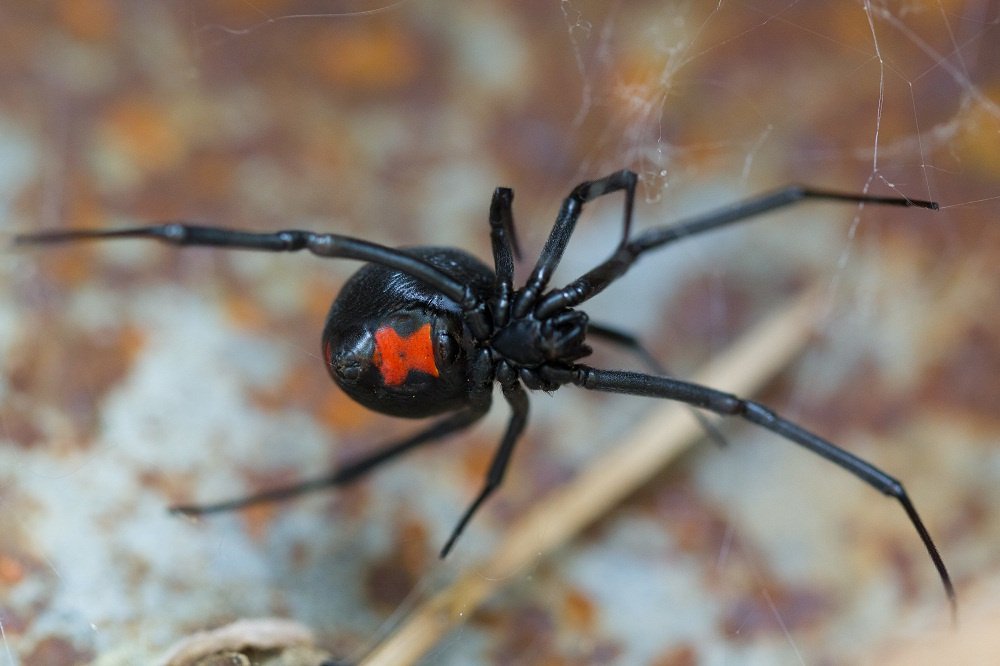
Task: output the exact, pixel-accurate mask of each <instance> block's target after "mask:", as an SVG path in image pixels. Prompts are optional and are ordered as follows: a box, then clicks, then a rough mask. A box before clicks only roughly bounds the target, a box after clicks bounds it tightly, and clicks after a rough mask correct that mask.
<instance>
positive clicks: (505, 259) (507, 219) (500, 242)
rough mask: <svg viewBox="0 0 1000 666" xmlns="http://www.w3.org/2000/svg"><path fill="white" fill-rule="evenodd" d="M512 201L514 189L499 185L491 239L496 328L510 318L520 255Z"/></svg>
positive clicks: (491, 304) (492, 309)
mask: <svg viewBox="0 0 1000 666" xmlns="http://www.w3.org/2000/svg"><path fill="white" fill-rule="evenodd" d="M513 201H514V191H513V190H511V189H510V188H509V187H498V188H497V189H496V190H494V192H493V200H492V201H491V202H490V241H491V242H492V245H493V265H494V267H495V272H496V280H495V282H494V287H493V296H492V298H491V300H490V307H491V311H492V315H493V322H494V325H495V326H497V327H499V326H504V325H505V324H506V323H507V320H508V318H509V314H510V304H511V299H512V298H513V296H514V257H515V256H516V257H518V258H520V255H521V251H520V249H519V248H518V246H517V237H516V236H515V235H514V214H513V211H512V210H511V204H512V202H513Z"/></svg>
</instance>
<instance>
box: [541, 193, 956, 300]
mask: <svg viewBox="0 0 1000 666" xmlns="http://www.w3.org/2000/svg"><path fill="white" fill-rule="evenodd" d="M804 201H835V202H842V203H854V204H859V205H862V204H874V205H879V206H903V207H913V208H926V209H929V210H937V209H938V204H937V203H936V202H934V201H923V200H920V199H908V198H905V197H882V196H872V195H868V194H851V193H845V192H832V191H829V190H819V189H814V188H811V187H803V186H801V185H790V186H788V187H785V188H782V189H780V190H777V191H774V192H770V193H767V194H763V195H761V196H758V197H754V198H751V199H746V200H744V201H739V202H737V203H734V204H732V205H729V206H726V207H724V208H720V209H717V210H713V211H709V212H708V213H705V214H703V215H698V216H695V217H692V218H689V219H687V220H682V221H681V222H679V223H677V224H675V225H670V226H664V227H654V228H652V229H649V230H647V231H645V232H643V233H641V234H639V235H638V236H636V237H635V238H633V239H631V240H629V239H628V238H625V239H624V240H623V241H622V242H621V243H619V245H618V248H617V249H616V250H615V252H614V253H613V254H612V255H611V257H609V258H608V259H607V260H605V261H604V262H602V263H601V264H599V265H598V266H597V267H595V268H593V269H591V270H590V271H588V272H587V273H585V274H584V275H582V276H580V277H579V278H577V279H576V280H574V281H573V282H571V283H569V284H568V285H566V286H565V287H563V288H562V289H557V290H555V291H553V292H552V293H550V294H548V295H546V296H545V298H543V299H542V301H541V302H540V303H539V304H538V306H537V307H536V308H535V315H536V316H538V317H547V316H549V315H551V314H552V313H554V312H558V311H559V310H561V309H563V308H572V307H576V306H577V305H580V304H581V303H583V302H584V301H587V300H589V299H590V298H592V297H594V296H596V295H597V294H599V293H600V292H602V291H604V289H606V288H607V286H608V285H610V284H611V283H612V282H614V281H615V280H617V279H618V278H620V277H621V276H622V275H624V274H625V273H626V271H628V270H629V269H630V268H631V267H632V266H633V265H635V262H636V261H638V260H639V258H640V257H641V256H642V255H644V254H645V253H646V252H649V251H650V250H655V249H657V248H660V247H663V246H665V245H668V244H670V243H673V242H674V241H678V240H681V239H682V238H690V237H691V236H696V235H698V234H702V233H705V232H706V231H712V230H714V229H719V228H721V227H725V226H728V225H730V224H736V223H738V222H744V221H747V220H750V219H752V218H756V217H757V216H759V215H762V214H764V213H768V212H771V211H774V210H779V209H781V208H786V207H788V206H791V205H794V204H797V203H800V202H804Z"/></svg>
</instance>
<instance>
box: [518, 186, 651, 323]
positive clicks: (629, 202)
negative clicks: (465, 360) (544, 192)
mask: <svg viewBox="0 0 1000 666" xmlns="http://www.w3.org/2000/svg"><path fill="white" fill-rule="evenodd" d="M637 180H638V177H637V176H636V175H635V173H633V172H631V171H628V170H625V169H623V170H621V171H616V172H615V173H613V174H610V175H608V176H605V177H604V178H598V179H597V180H587V181H584V182H582V183H580V184H579V185H577V186H576V187H574V188H573V191H572V192H570V194H569V196H568V197H566V198H565V199H564V200H563V204H562V207H561V208H560V209H559V214H558V215H557V216H556V221H555V224H554V225H553V226H552V231H551V232H549V238H548V240H546V241H545V246H544V247H543V248H542V253H541V255H540V256H539V257H538V262H537V263H536V264H535V268H534V270H533V271H532V272H531V276H530V277H529V278H528V281H527V282H526V283H525V285H524V289H523V290H522V291H521V294H520V295H519V296H518V297H517V299H516V300H515V302H514V316H515V317H523V316H525V315H526V314H527V313H528V310H529V309H530V308H531V307H532V306H533V305H534V303H535V299H536V298H537V297H538V295H539V294H540V293H542V291H544V290H545V287H546V286H547V285H548V283H549V280H550V279H551V278H552V273H553V272H555V270H556V267H557V266H558V265H559V261H560V260H561V259H562V255H563V252H564V251H565V250H566V245H567V244H568V243H569V238H570V236H571V235H572V234H573V229H574V228H575V227H576V221H577V220H578V219H580V213H581V212H582V211H583V205H584V204H586V203H588V202H590V201H593V200H594V199H596V198H597V197H600V196H603V195H605V194H611V193H612V192H617V191H619V190H624V191H625V211H624V214H623V216H622V227H623V233H622V243H625V241H626V240H627V239H628V236H629V233H630V232H631V229H632V208H633V204H634V202H635V185H636V182H637Z"/></svg>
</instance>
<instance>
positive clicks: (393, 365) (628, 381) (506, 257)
mask: <svg viewBox="0 0 1000 666" xmlns="http://www.w3.org/2000/svg"><path fill="white" fill-rule="evenodd" d="M636 182H637V176H636V174H635V173H633V172H631V171H627V170H622V171H618V172H616V173H613V174H611V175H608V176H606V177H604V178H599V179H597V180H592V181H585V182H583V183H580V184H579V185H577V186H576V187H575V188H574V189H573V191H572V192H571V193H570V195H569V196H568V197H566V199H565V200H564V201H563V204H562V208H561V209H560V211H559V215H558V216H557V218H556V221H555V225H554V226H553V228H552V231H551V233H550V234H549V238H548V240H547V241H546V243H545V247H544V248H543V249H542V253H541V256H540V257H539V259H538V262H537V263H536V264H535V267H534V270H533V271H532V272H531V276H530V277H529V278H528V280H527V282H526V283H525V285H524V286H523V287H522V288H520V289H515V288H514V286H513V275H514V256H515V255H516V254H518V250H517V241H516V237H515V233H514V221H513V214H512V211H511V203H512V201H513V199H514V193H513V191H512V190H510V189H509V188H505V187H498V188H497V189H496V191H495V192H494V193H493V200H492V203H491V204H490V213H489V222H490V237H491V240H492V246H493V263H494V268H493V269H492V270H491V269H490V268H489V267H487V266H486V265H485V264H483V263H482V262H480V261H479V260H478V259H476V258H474V257H472V256H471V255H469V254H467V253H465V252H464V251H462V250H459V249H456V248H451V247H413V248H403V249H392V248H388V247H384V246H382V245H377V244H375V243H371V242H368V241H365V240H361V239H358V238H352V237H348V236H341V235H337V234H320V233H315V232H311V231H297V230H291V231H279V232H275V233H252V232H245V231H235V230H229V229H222V228H218V227H205V226H196V225H191V224H187V223H185V222H168V223H164V224H158V225H154V226H146V227H133V228H126V229H117V230H97V231H93V230H69V231H50V232H41V233H35V234H24V235H19V236H16V237H15V241H14V242H15V243H16V244H17V245H42V244H56V243H65V242H72V241H82V240H102V239H113V238H151V239H157V240H161V241H164V242H167V243H170V244H173V245H201V246H216V247H224V248H232V249H245V250H261V251H271V252H294V251H297V250H303V249H305V250H308V251H309V252H311V253H313V254H316V255H319V256H321V257H333V258H343V259H356V260H360V261H364V262H367V263H366V264H365V265H364V266H362V267H361V268H360V269H359V270H358V271H357V272H356V273H355V274H354V275H353V276H352V277H351V278H350V279H349V280H348V281H347V283H346V284H344V286H343V288H342V290H341V292H340V294H339V295H338V296H337V298H336V300H334V302H333V305H332V307H331V308H330V312H329V314H328V315H327V318H326V323H325V326H324V328H323V357H324V359H325V361H326V366H327V370H328V371H329V373H330V375H331V376H332V377H333V380H334V381H335V382H336V383H337V385H338V386H340V388H341V389H343V390H344V392H345V393H347V394H348V395H349V396H350V397H351V398H353V399H354V400H356V401H357V402H359V403H361V404H362V405H364V406H366V407H368V408H370V409H373V410H375V411H378V412H381V413H383V414H389V415H392V416H402V417H409V418H420V417H427V416H434V415H438V414H443V413H449V415H448V416H445V417H444V418H443V419H441V420H439V421H437V422H436V423H434V424H433V425H431V426H430V427H429V428H427V429H426V430H423V431H421V432H418V433H416V434H415V435H412V436H410V437H408V438H406V439H403V440H401V441H397V442H392V443H390V444H388V445H385V446H383V447H382V448H379V449H377V450H376V451H375V452H374V453H373V454H370V455H368V456H366V457H363V458H361V459H359V460H357V461H356V462H354V463H353V464H349V465H347V466H346V467H344V468H341V469H339V470H337V471H334V472H332V473H330V474H328V475H325V476H323V477H320V478H316V479H311V480H308V481H305V482H302V483H298V484H296V485H293V486H288V487H283V488H277V489H274V490H270V491H267V492H264V493H261V494H259V495H254V496H252V497H247V498H242V499H236V500H232V501H227V502H220V503H217V504H210V505H203V506H178V507H174V508H173V509H172V511H175V512H177V513H182V514H186V515H195V514H205V513H209V512H214V511H223V510H230V509H236V508H239V507H244V506H247V505H249V504H253V503H257V502H265V501H273V500H278V499H284V498H288V497H292V496H295V495H299V494H302V493H305V492H309V491H312V490H317V489H320V488H325V487H331V486H338V485H342V484H346V483H348V482H350V481H353V480H355V479H357V478H358V477H360V476H362V475H364V474H366V473H368V472H369V471H371V470H372V469H373V468H375V467H377V466H379V465H381V464H382V463H384V462H387V461H388V460H390V459H392V458H395V457H396V456H398V455H400V454H402V453H405V452H406V451H409V450H410V449H413V448H415V447H417V446H420V445H421V444H426V443H428V442H433V441H436V440H439V439H441V438H442V437H444V436H445V435H449V434H451V433H454V432H456V431H459V430H462V429H464V428H466V427H468V426H469V425H471V424H472V423H474V422H475V421H478V420H479V419H480V418H482V417H483V415H485V414H486V412H487V411H488V410H489V408H490V403H491V400H492V386H493V382H494V381H496V382H498V383H499V384H500V388H501V391H502V392H503V396H504V398H505V399H506V400H507V402H508V404H509V405H510V407H511V411H512V412H513V413H512V416H511V418H510V422H509V423H508V425H507V430H506V432H505V433H504V435H503V439H502V440H501V441H500V446H499V447H498V449H497V451H496V453H495V455H494V457H493V461H492V463H491V465H490V468H489V471H488V473H487V476H486V482H485V484H484V486H483V488H482V490H481V491H480V492H479V494H478V495H477V496H476V498H475V499H474V500H473V501H472V503H471V504H470V505H469V507H468V509H466V511H465V513H464V514H463V515H462V517H461V519H460V520H459V521H458V524H457V525H456V526H455V528H454V530H452V533H451V536H450V537H449V538H448V540H447V542H446V543H445V545H444V548H443V549H442V550H441V557H444V556H446V555H447V554H448V552H449V551H450V550H451V548H452V546H453V545H454V543H455V540H456V539H457V538H458V536H459V535H460V534H461V533H462V531H463V530H464V529H465V526H466V525H467V524H468V522H469V520H470V519H471V518H472V516H473V514H475V512H476V510H477V509H478V508H479V506H480V505H481V504H482V503H483V502H484V501H485V500H486V499H487V498H488V497H489V496H490V495H491V494H492V493H493V492H494V491H495V490H496V489H497V487H498V486H499V485H500V483H501V481H502V480H503V476H504V472H505V471H506V469H507V465H508V463H509V462H510V458H511V454H512V453H513V452H514V446H515V445H516V443H517V440H518V437H519V436H520V434H521V432H522V430H523V429H524V426H525V424H526V422H527V418H528V396H527V392H526V391H525V389H526V388H527V389H532V390H535V389H541V390H543V391H554V390H556V389H558V388H559V387H561V386H564V385H566V384H573V385H576V386H580V387H582V388H585V389H590V390H596V391H610V392H614V393H626V394H629V395H639V396H647V397H654V398H666V399H668V400H676V401H679V402H682V403H686V404H688V405H692V406H693V407H697V408H700V409H704V410H707V411H710V412H715V413H717V414H721V415H726V416H739V417H740V418H743V419H745V420H747V421H749V422H751V423H754V424H756V425H758V426H760V427H762V428H766V429H767V430H770V431H771V432H774V433H776V434H778V435H779V436H781V437H783V438H785V439H787V440H789V441H791V442H793V443H795V444H798V445H799V446H802V447H804V448H806V449H809V450H810V451H812V452H814V453H816V454H818V455H820V456H822V457H824V458H826V459H827V460H829V461H830V462H832V463H834V464H835V465H838V466H839V467H841V468H843V469H845V470H847V471H848V472H850V473H851V474H854V475H855V476H856V477H858V478H859V479H861V480H862V481H864V482H865V483H867V484H868V485H870V486H871V487H873V488H875V489H876V490H878V491H880V492H882V493H883V494H885V495H888V496H890V497H893V498H895V499H896V500H897V501H898V502H899V503H900V504H901V505H902V507H903V510H904V511H905V512H906V515H907V516H908V517H909V519H910V522H911V523H912V524H913V527H914V528H915V529H916V531H917V534H918V535H919V536H920V540H921V541H922V542H923V544H924V547H925V548H926V549H927V552H928V554H929V555H930V558H931V560H932V561H933V563H934V566H935V567H936V569H937V572H938V575H939V576H940V578H941V582H942V584H943V585H944V589H945V592H946V593H947V595H948V599H949V602H950V604H951V607H952V611H953V612H954V609H955V590H954V586H953V585H952V582H951V578H950V576H949V575H948V570H947V569H946V567H945V565H944V561H943V560H942V559H941V556H940V554H939V553H938V550H937V547H936V546H935V545H934V541H933V540H932V539H931V536H930V534H929V533H928V531H927V528H926V527H924V524H923V521H922V520H921V519H920V516H919V515H918V514H917V510H916V509H915V508H914V506H913V503H912V502H911V501H910V498H909V496H908V495H907V493H906V490H905V489H904V488H903V484H902V483H900V482H899V481H897V480H896V479H895V478H893V477H892V476H890V475H888V474H886V473H885V472H883V471H882V470H880V469H878V468H877V467H875V466H874V465H872V464H871V463H869V462H866V461H864V460H862V459H861V458H858V457H857V456H855V455H853V454H851V453H848V452H847V451H845V450H844V449H842V448H840V447H839V446H837V445H835V444H833V443H832V442H829V441H827V440H825V439H823V438H822V437H820V436H818V435H815V434H813V433H811V432H809V431H808V430H806V429H804V428H802V427H801V426H798V425H796V424H795V423H792V422H791V421H789V420H787V419H785V418H782V417H781V416H779V415H777V414H775V413H774V412H773V411H771V410H770V409H768V408H767V407H765V406H764V405H761V404H760V403H757V402H754V401H752V400H746V399H743V398H740V397H737V396H735V395H731V394H729V393H723V392H721V391H717V390H715V389H712V388H709V387H706V386H700V385H697V384H692V383H689V382H684V381H680V380H677V379H672V378H670V377H666V376H657V375H650V374H643V373H639V372H630V371H625V370H600V369H597V368H592V367H590V366H587V365H584V364H581V363H577V361H578V360H579V359H581V358H583V357H585V356H587V355H588V354H590V352H591V349H590V347H589V346H588V345H587V344H586V337H587V334H588V333H589V334H590V335H593V336H594V337H597V338H603V339H605V340H607V341H609V342H611V343H613V344H618V345H621V346H624V347H626V348H630V349H631V350H632V351H635V352H637V353H638V354H640V355H642V356H644V357H646V358H649V355H648V353H647V352H646V351H645V349H643V347H642V346H641V345H640V344H639V342H638V340H637V339H636V338H635V337H633V336H631V335H629V334H628V333H625V332H622V331H619V330H617V329H615V328H612V327H607V326H599V325H596V324H593V323H590V322H589V320H588V317H587V314H586V313H585V312H583V311H582V310H578V309H575V308H576V307H577V306H579V305H580V304H582V303H584V302H586V301H587V300H588V299H590V298H591V297H593V296H594V295H596V294H597V293H599V292H601V291H603V290H604V289H605V288H606V287H607V286H608V285H610V284H611V283H612V282H614V281H615V280H616V279H618V278H619V277H621V276H622V275H623V274H624V273H625V272H626V271H627V270H628V269H629V268H630V267H631V266H632V265H633V264H634V263H635V262H636V261H637V260H638V259H639V258H640V257H641V256H642V255H644V254H645V253H646V252H648V251H650V250H654V249H656V248H659V247H662V246H664V245H668V244H670V243H672V242H674V241H677V240H681V239H683V238H687V237H689V236H694V235H696V234H700V233H704V232H707V231H711V230H713V229H718V228H720V227H724V226H726V225H729V224H733V223H736V222H741V221H743V220H747V219H749V218H751V217H755V216H758V215H761V214H762V213H766V212H768V211H773V210H775V209H779V208H783V207H785V206H790V205H792V204H794V203H797V202H800V201H805V200H827V201H840V202H852V203H856V204H859V205H863V204H867V203H870V204H885V205H892V206H914V207H918V208H928V209H932V210H936V209H937V207H938V206H937V204H936V203H934V202H932V201H919V200H915V199H907V198H901V197H899V198H897V197H880V196H870V195H866V194H845V193H840V192H830V191H826V190H817V189H812V188H807V187H802V186H799V185H792V186H789V187H785V188H783V189H780V190H777V191H774V192H771V193H767V194H764V195H761V196H758V197H755V198H751V199H747V200H744V201H740V202H738V203H735V204H732V205H730V206H727V207H724V208H720V209H717V210H714V211H711V212H709V213H706V214H703V215H698V216H695V217H692V218H690V219H687V220H682V221H681V222H680V223H678V224H675V225H672V226H659V227H654V228H651V229H649V230H647V231H644V232H642V233H640V234H638V235H636V236H634V237H633V236H632V234H631V226H632V208H633V203H634V200H635V187H636ZM619 190H621V191H623V192H624V195H625V210H624V215H623V220H622V222H623V224H622V226H623V228H622V235H621V240H620V241H619V242H618V246H617V247H616V248H615V250H614V252H613V253H612V254H611V256H610V257H609V258H608V259H606V260H605V261H604V262H603V263H601V264H599V265H598V266H597V267H595V268H593V269H592V270H590V271H588V272H587V273H585V274H584V275H582V276H580V277H579V278H577V279H576V280H574V281H573V282H570V283H569V284H568V285H567V286H565V287H562V288H561V289H551V290H549V289H547V287H548V284H549V280H550V278H551V277H552V273H553V272H554V271H555V268H556V266H557V265H558V264H559V261H560V259H561V258H562V255H563V251H564V250H565V248H566V245H567V243H568V242H569V238H570V235H571V234H572V233H573V229H574V227H575V225H576V222H577V219H578V218H579V217H580V213H581V211H582V209H583V206H584V204H586V203H588V202H590V201H593V200H594V199H596V198H598V197H600V196H603V195H605V194H609V193H612V192H617V191H619ZM660 374H661V375H662V374H663V373H660Z"/></svg>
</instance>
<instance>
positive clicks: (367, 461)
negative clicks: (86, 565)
mask: <svg viewBox="0 0 1000 666" xmlns="http://www.w3.org/2000/svg"><path fill="white" fill-rule="evenodd" d="M489 408H490V401H489V396H488V395H487V396H486V399H485V401H480V404H477V405H475V406H473V407H470V408H468V409H464V410H462V411H459V412H455V413H454V414H452V415H450V416H447V417H445V418H443V419H441V420H440V421H438V422H437V423H434V424H432V425H431V426H430V427H429V428H427V429H426V430H423V431H421V432H418V433H416V434H415V435H411V436H410V437H407V438H406V439H403V440H401V441H398V442H394V443H392V444H388V445H386V446H383V447H381V448H379V449H378V450H376V451H375V452H374V453H371V454H369V455H367V456H364V457H363V458H359V459H358V460H356V461H354V462H352V463H348V464H347V465H346V466H344V467H341V468H340V469H337V470H334V471H333V472H330V473H329V474H326V475H324V476H320V477H317V478H314V479H308V480H306V481H301V482H299V483H296V484H293V485H290V486H282V487H280V488H273V489H271V490H266V491H264V492H262V493H259V494H256V495H251V496H249V497H241V498H237V499H232V500H226V501H222V502H215V503H212V504H192V505H181V506H172V507H170V513H173V514H181V515H185V516H201V515H205V514H207V513H219V512H222V511H233V510H235V509H242V508H244V507H248V506H251V505H254V504H262V503H265V502H277V501H280V500H286V499H291V498H293V497H298V496H299V495H304V494H306V493H311V492H314V491H317V490H324V489H326V488H333V487H336V486H342V485H346V484H348V483H351V482H352V481H355V480H357V479H358V478H360V477H362V476H364V475H365V474H367V473H368V472H370V471H371V470H373V469H374V468H376V467H378V466H380V465H382V463H385V462H388V461H390V460H392V459H394V458H396V457H397V456H400V455H402V454H403V453H406V452H407V451H410V450H411V449H414V448H416V447H418V446H420V445H421V444H428V443H431V442H436V441H439V440H441V439H443V438H444V437H445V436H447V435H450V434H452V433H454V432H458V431H459V430H463V429H465V428H468V427H469V426H471V425H472V424H473V423H475V422H476V421H478V420H479V419H481V418H482V417H483V416H484V415H485V414H486V412H488V411H489Z"/></svg>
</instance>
